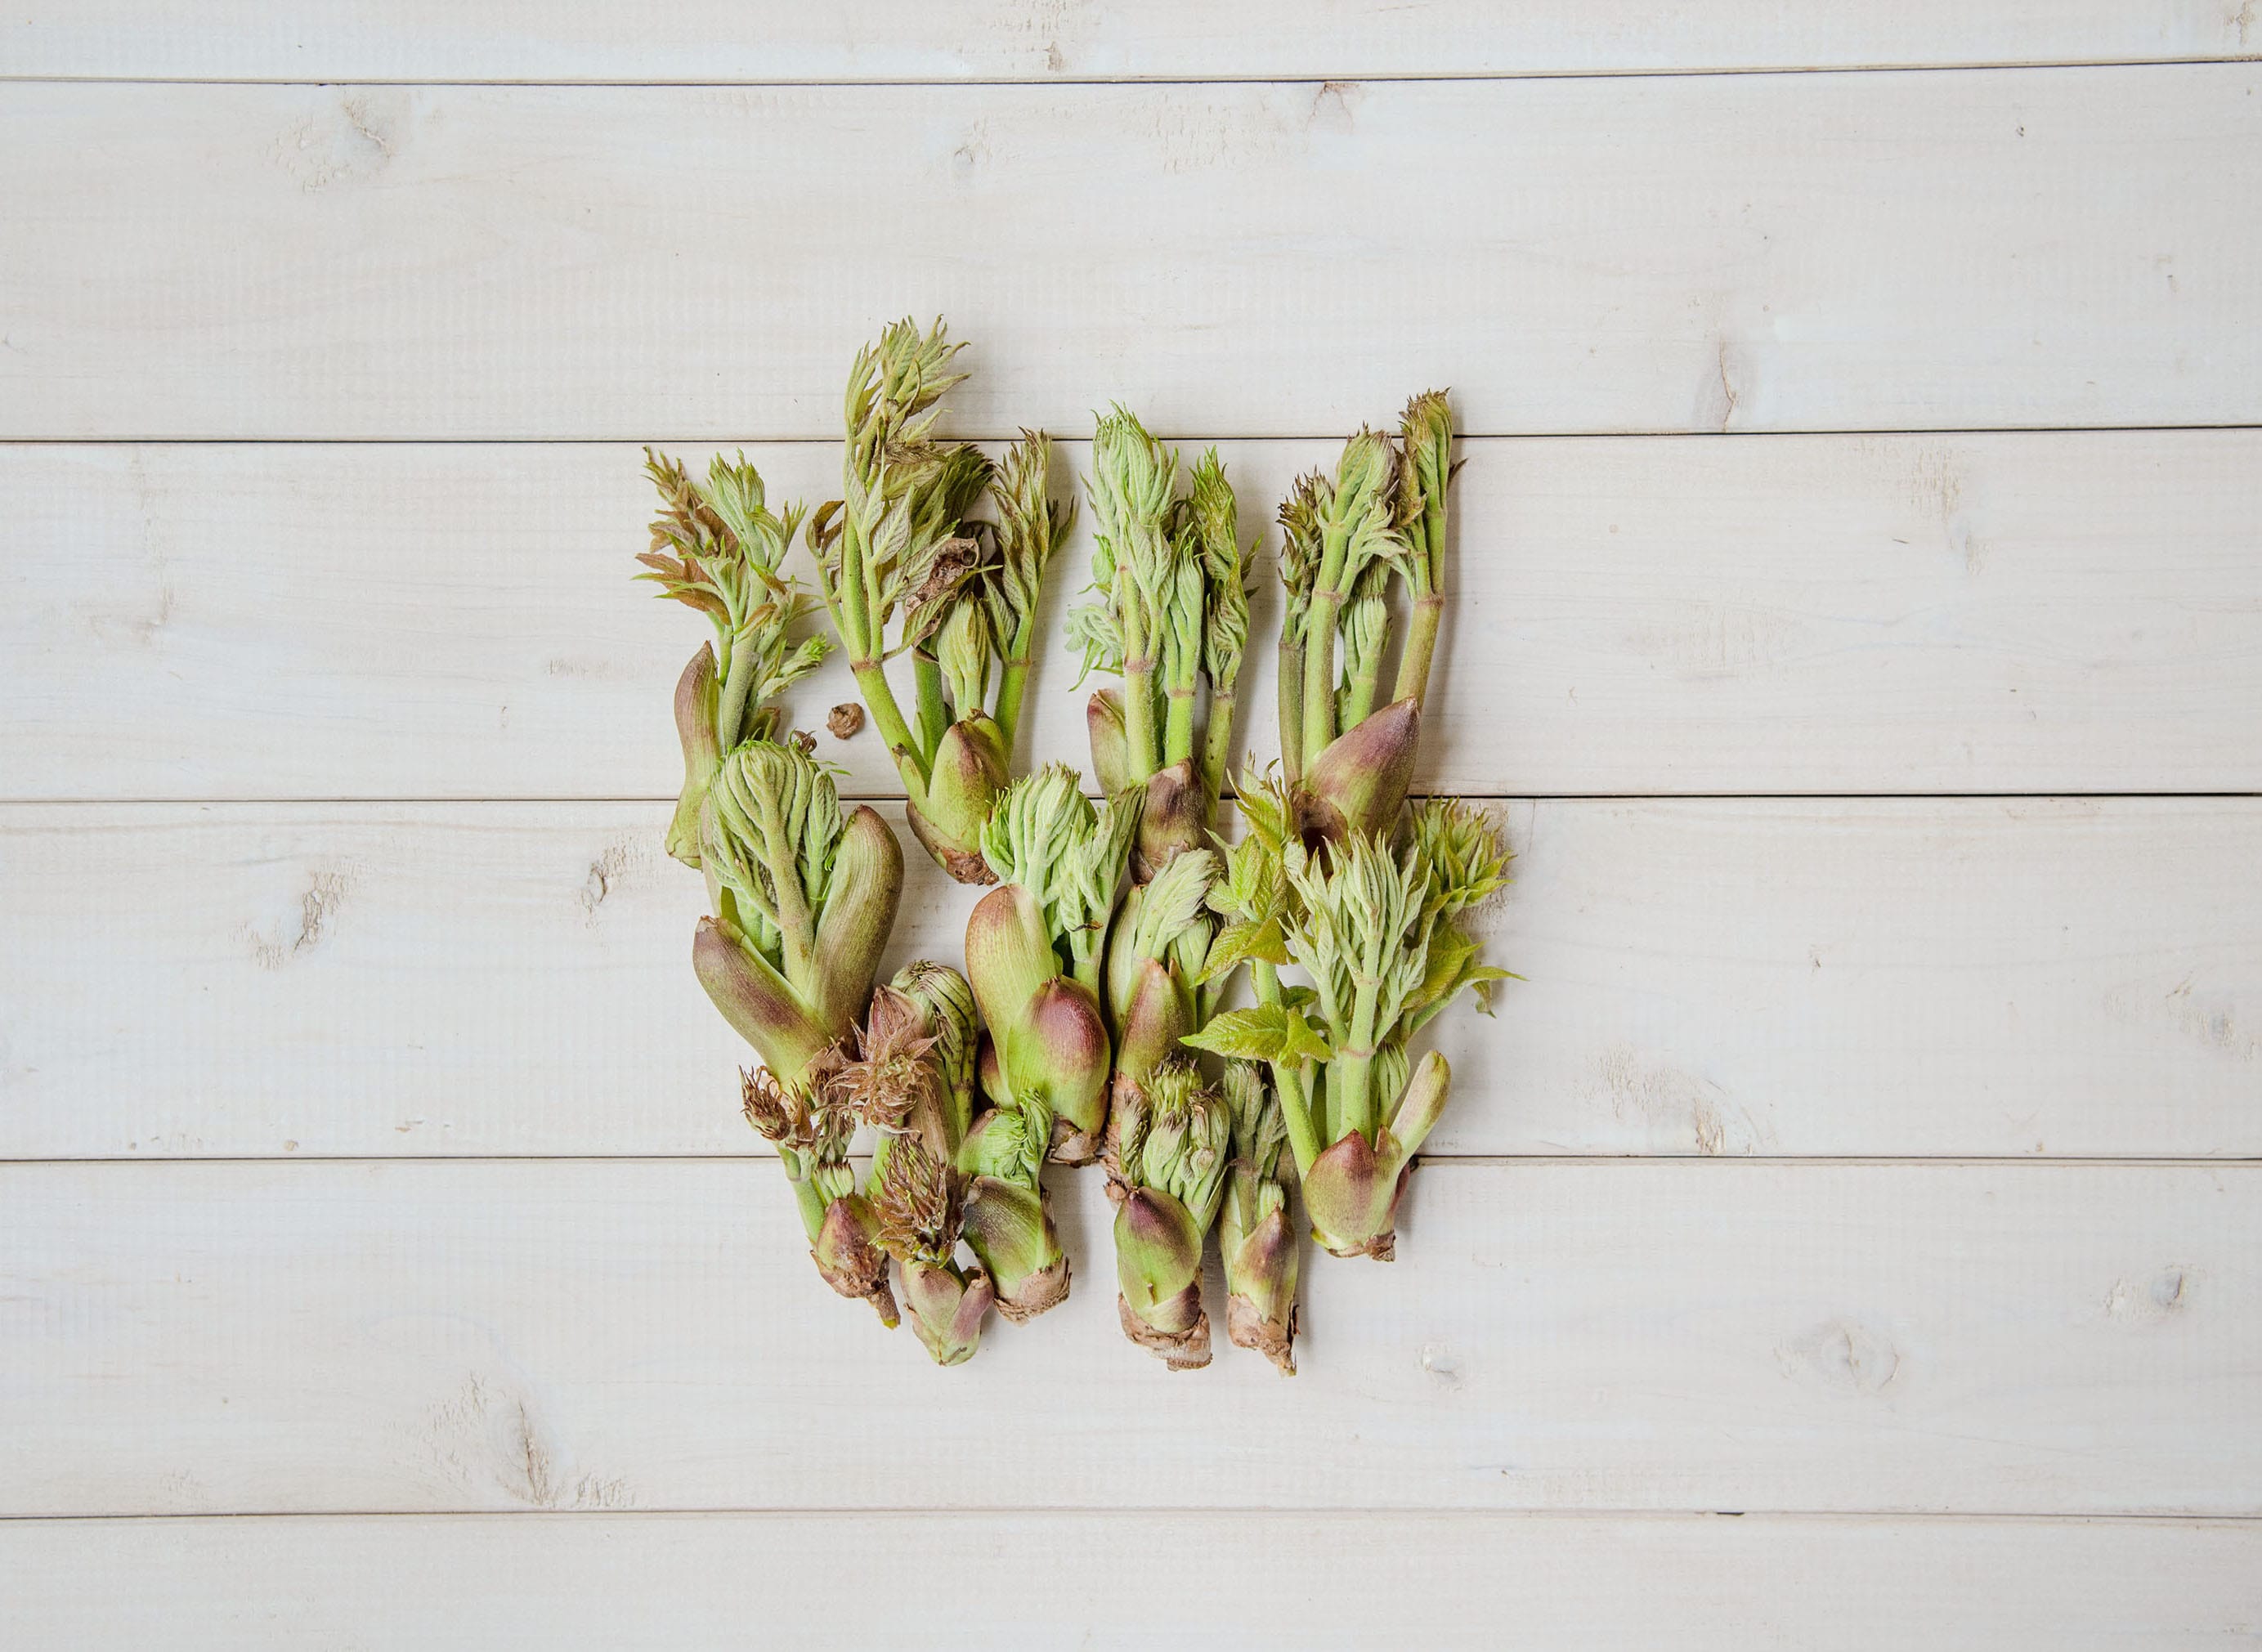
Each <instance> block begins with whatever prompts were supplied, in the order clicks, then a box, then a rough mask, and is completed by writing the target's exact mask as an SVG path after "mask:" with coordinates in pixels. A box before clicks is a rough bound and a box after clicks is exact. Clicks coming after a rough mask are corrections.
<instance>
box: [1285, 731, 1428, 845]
mask: <svg viewBox="0 0 2262 1652" xmlns="http://www.w3.org/2000/svg"><path fill="white" fill-rule="evenodd" d="M1421 735H1422V707H1421V704H1420V703H1419V702H1418V701H1416V700H1414V699H1411V698H1408V699H1404V700H1397V701H1394V702H1392V703H1390V704H1388V705H1386V706H1384V707H1383V708H1382V709H1381V710H1380V711H1377V712H1375V713H1374V715H1373V716H1372V717H1370V718H1367V719H1366V720H1365V722H1363V723H1361V724H1360V725H1358V727H1357V728H1354V729H1351V730H1349V731H1347V732H1344V733H1342V734H1339V735H1337V736H1336V738H1335V739H1333V740H1332V741H1330V742H1329V745H1328V747H1327V749H1326V750H1325V751H1323V752H1322V753H1321V754H1319V755H1318V756H1317V757H1316V758H1315V759H1313V760H1312V763H1311V766H1310V767H1309V768H1307V770H1306V771H1305V774H1304V779H1303V783H1302V785H1301V786H1300V787H1299V788H1298V790H1297V792H1296V828H1297V830H1298V832H1299V833H1301V835H1302V836H1303V838H1304V840H1305V841H1306V843H1307V844H1308V845H1315V846H1316V845H1317V844H1319V843H1322V842H1324V843H1329V844H1335V843H1340V842H1342V841H1343V840H1344V839H1345V838H1346V837H1348V836H1349V835H1350V834H1351V833H1353V832H1369V833H1376V834H1378V835H1384V836H1387V835H1388V834H1389V833H1390V832H1391V831H1392V830H1393V829H1394V827H1395V826H1397V824H1398V812H1399V810H1400V809H1401V807H1402V806H1403V805H1404V804H1405V802H1406V793H1407V790H1408V788H1409V787H1411V786H1412V784H1413V783H1414V758H1415V751H1416V746H1417V745H1418V744H1419V742H1420V739H1421Z"/></svg>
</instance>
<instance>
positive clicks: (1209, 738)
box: [1201, 689, 1234, 799]
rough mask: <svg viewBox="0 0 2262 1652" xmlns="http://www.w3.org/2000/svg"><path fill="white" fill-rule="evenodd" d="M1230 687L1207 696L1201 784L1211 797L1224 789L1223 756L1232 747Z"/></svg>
mask: <svg viewBox="0 0 2262 1652" xmlns="http://www.w3.org/2000/svg"><path fill="white" fill-rule="evenodd" d="M1233 697H1234V696H1233V690H1232V689H1221V690H1220V691H1218V692H1217V693H1214V694H1213V695H1211V696H1210V697H1209V727H1208V729H1207V731H1206V732H1204V734H1203V736H1202V761H1201V776H1202V785H1203V787H1204V789H1206V790H1207V791H1208V793H1209V795H1210V797H1212V798H1213V799H1214V798H1216V797H1220V796H1221V795H1223V793H1224V791H1225V765H1226V759H1227V758H1228V757H1229V756H1230V755H1231V754H1232V751H1233Z"/></svg>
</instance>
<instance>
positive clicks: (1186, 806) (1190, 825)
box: [1132, 758, 1210, 883]
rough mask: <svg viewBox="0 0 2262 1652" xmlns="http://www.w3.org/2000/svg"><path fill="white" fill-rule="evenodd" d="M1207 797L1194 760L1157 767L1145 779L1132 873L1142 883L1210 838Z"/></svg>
mask: <svg viewBox="0 0 2262 1652" xmlns="http://www.w3.org/2000/svg"><path fill="white" fill-rule="evenodd" d="M1209 816H1210V796H1209V792H1208V790H1207V788H1206V787H1204V786H1203V784H1202V783H1201V776H1200V775H1199V773H1198V772H1197V771H1196V769H1195V768H1194V763H1193V760H1192V758H1187V759H1185V761H1181V762H1176V763H1172V764H1171V766H1170V767H1169V768H1163V769H1157V770H1156V772H1155V774H1154V775H1153V776H1151V777H1149V780H1148V782H1147V795H1146V797H1145V799H1144V800H1143V803H1142V807H1141V809H1140V812H1139V846H1138V854H1137V857H1136V859H1135V861H1134V862H1133V867H1132V875H1133V876H1135V877H1136V878H1137V879H1138V880H1139V881H1140V882H1142V883H1144V882H1147V881H1148V880H1149V879H1151V878H1153V877H1155V876H1157V875H1159V874H1160V873H1161V871H1162V869H1163V867H1165V866H1167V865H1168V864H1170V862H1171V859H1172V857H1173V856H1175V855H1180V854H1183V853H1184V852H1185V851H1186V850H1188V849H1199V848H1201V847H1202V846H1203V845H1204V844H1206V843H1207V842H1208V841H1209Z"/></svg>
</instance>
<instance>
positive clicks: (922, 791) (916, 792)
mask: <svg viewBox="0 0 2262 1652" xmlns="http://www.w3.org/2000/svg"><path fill="white" fill-rule="evenodd" d="M852 669H853V670H854V673H855V675H856V687H857V688H858V689H860V690H861V691H862V693H863V696H864V703H865V705H866V706H868V708H870V710H871V713H872V723H873V725H874V726H875V727H876V728H877V729H878V730H879V731H880V738H881V739H883V740H885V741H886V742H887V743H888V750H889V751H890V753H891V754H894V757H895V760H896V772H897V774H899V775H901V776H903V781H904V790H907V791H909V792H910V793H911V797H912V799H913V801H915V802H924V801H925V800H926V782H927V769H926V765H925V764H924V763H922V762H921V761H919V754H918V744H917V742H916V741H914V740H913V739H912V738H911V729H910V728H909V727H908V726H907V725H905V724H904V714H903V711H902V710H901V708H899V707H898V706H897V704H896V695H895V690H894V689H890V687H889V686H888V674H887V673H886V672H885V671H882V669H881V668H880V662H879V661H878V660H866V661H865V662H864V663H863V664H861V665H856V666H853V667H852Z"/></svg>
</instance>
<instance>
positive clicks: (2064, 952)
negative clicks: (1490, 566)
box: [0, 799, 2262, 1158]
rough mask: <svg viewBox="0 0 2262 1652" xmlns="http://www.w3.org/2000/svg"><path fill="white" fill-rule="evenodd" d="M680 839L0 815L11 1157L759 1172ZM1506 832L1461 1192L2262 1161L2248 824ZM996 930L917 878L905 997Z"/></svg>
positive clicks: (500, 820) (1522, 827)
mask: <svg viewBox="0 0 2262 1652" xmlns="http://www.w3.org/2000/svg"><path fill="white" fill-rule="evenodd" d="M665 815H666V809H665V807H664V806H663V805H652V804H573V805H555V804H551V805H544V804H504V805H485V806H482V805H471V804H457V805H393V806H383V807H379V806H364V807H353V808H339V807H335V806H332V807H316V806H300V807H292V806H285V805H272V804H269V805H256V806H243V807H224V808H195V807H191V806H186V805H151V806H140V807H106V808H79V809H62V808H13V809H9V810H5V811H0V911H5V912H7V913H9V914H10V921H11V927H12V930H13V933H14V934H17V935H18V936H19V937H21V944H19V945H18V946H14V947H11V948H9V949H5V950H0V1003H4V1004H5V1006H6V1014H5V1019H4V1022H0V1026H4V1030H5V1035H6V1042H5V1044H4V1053H0V1098H4V1100H5V1106H4V1107H0V1157H9V1158H90V1157H113V1156H114V1157H121V1158H122V1157H151V1158H164V1157H205V1156H215V1157H234V1156H287V1155H291V1154H303V1155H308V1156H313V1155H374V1156H391V1155H409V1156H418V1155H427V1154H447V1155H475V1154H491V1153H492V1154H565V1155H575V1154H681V1153H698V1154H712V1153H755V1152H760V1151H767V1149H766V1147H765V1144H764V1143H761V1142H760V1140H759V1139H758V1138H756V1137H755V1136H753V1134H752V1133H751V1132H750V1131H748V1130H747V1129H746V1127H745V1125H744V1124H743V1122H741V1121H740V1119H739V1117H738V1103H737V1090H736V1080H735V1078H734V1064H736V1063H738V1062H743V1061H747V1060H749V1059H750V1057H749V1056H748V1053H747V1051H746V1047H745V1046H744V1045H743V1044H742V1043H740V1042H739V1041H738V1039H737V1038H736V1037H735V1036H734V1035H732V1034H731V1032H730V1031H729V1030H728V1029H727V1028H725V1027H724V1024H723V1022H722V1021H721V1019H720V1017H718V1016H717V1015H716V1014H714V1012H713V1010H712V1009H711V1007H710V1006H709V1005H708V1003H707V1001H706V999H704V998H703V997H702V995H701V993H700V992H699V989H698V987H697V985H696V984H695V982H694V981H693V979H692V977H691V972H690V969H689V950H690V935H691V930H692V927H693V924H694V922H695V919H696V917H697V915H698V913H700V911H701V910H702V904H703V895H702V890H701V887H700V884H699V881H698V879H697V878H696V877H695V876H693V875H692V874H691V873H689V872H688V871H685V870H684V869H682V868H681V867H678V866H676V865H675V864H674V862H670V861H668V860H667V859H666V857H665V856H663V855H661V854H660V853H659V847H658V846H659V835H660V830H661V826H662V825H663V824H664V819H665ZM1501 818H1502V823H1503V825H1504V826H1505V828H1506V833H1507V837H1508V840H1509V844H1510V845H1511V847H1512V848H1514V849H1515V851H1516V855H1517V860H1516V867H1515V871H1516V884H1514V886H1513V887H1512V888H1511V889H1509V891H1507V892H1506V893H1505V895H1504V896H1503V897H1502V898H1499V899H1498V900H1497V901H1496V902H1495V904H1494V905H1492V906H1491V907H1490V908H1488V910H1487V911H1486V912H1485V913H1483V914H1482V915H1481V921H1480V929H1481V931H1482V932H1483V934H1484V935H1485V940H1486V945H1487V947H1488V953H1489V955H1490V956H1492V957H1493V958H1495V960H1496V961H1498V962H1500V963H1503V964H1505V965H1507V966H1508V967H1509V968H1512V969H1515V970H1518V971H1519V972H1521V973H1522V974H1524V976H1526V977H1529V978H1528V980H1526V981H1524V982H1522V983H1509V984H1508V985H1506V986H1504V987H1503V988H1502V990H1501V992H1500V993H1499V996H1498V1014H1497V1017H1496V1018H1495V1019H1494V1020H1490V1021H1488V1020H1486V1019H1485V1018H1483V1017H1482V1016H1480V1015H1478V1014H1475V1013H1474V1011H1473V1008H1472V1007H1470V1006H1461V1007H1459V1008H1457V1009H1456V1010H1454V1011H1453V1012H1452V1014H1449V1015H1447V1016H1445V1017H1444V1018H1442V1019H1441V1020H1440V1021H1438V1022H1437V1024H1436V1026H1435V1028H1433V1029H1432V1031H1433V1033H1434V1035H1435V1036H1436V1039H1437V1045H1438V1047H1439V1048H1440V1049H1442V1050H1444V1052H1445V1054H1446V1056H1447V1057H1448V1058H1449V1059H1450V1060H1451V1061H1452V1064H1453V1069H1454V1072H1455V1075H1456V1086H1457V1089H1456V1094H1455V1098H1454V1101H1453V1104H1452V1108H1451V1110H1450V1111H1449V1112H1448V1113H1447V1115H1446V1116H1445V1119H1444V1122H1443V1124H1442V1125H1441V1126H1440V1127H1439V1129H1438V1131H1437V1135H1436V1136H1432V1137H1431V1145H1430V1151H1432V1152H1433V1153H1444V1154H1502V1153H1514V1154H1533V1153H1538V1154H1557V1153H1570V1154H1620V1153H1640V1154H1697V1155H1713V1154H1725V1155H1758V1156H1800V1155H1824V1156H1876V1157H1919V1156H1926V1155H1934V1154H1939V1155H1956V1156H1970V1157H1978V1156H1995V1155H2021V1156H2026V1155H2032V1156H2038V1157H2039V1156H2066V1155H2072V1156H2084V1157H2094V1156H2111V1155H2126V1156H2132V1157H2157V1156H2186V1157H2197V1156H2201V1155H2222V1156H2253V1155H2257V1154H2262V1116H2258V1114H2257V1111H2256V1109H2255V1107H2254V1105H2253V1103H2254V1100H2255V1097H2256V1095H2257V1093H2262V1027H2258V1016H2262V884H2258V883H2257V881H2256V880H2255V879H2253V878H2251V877H2246V876H2240V875H2238V874H2237V871H2236V869H2237V868H2239V867H2243V866H2247V865H2251V864H2252V863H2253V862H2254V861H2255V859H2256V857H2257V854H2258V852H2262V803H2258V802H2256V801H2254V800H2231V799H2193V800H2189V801H2185V802H2175V801H2138V800H2133V799H2129V800H2109V801H2107V800H2095V801H2086V802H2084V801H2059V802H2047V801H2042V802H2026V801H2013V802H1990V801H1978V800H1970V801H1934V802H1906V803H1876V804H1863V803H1819V804H1808V803H1796V802H1789V801H1783V802H1680V803H1670V804H1638V803H1608V802H1554V803H1539V804H1532V803H1528V802H1527V803H1512V804H1508V805H1506V806H1505V807H1503V808H1502V811H1501ZM976 892H977V891H972V890H969V889H964V888H962V887H960V886H958V885H956V884H950V883H948V882H947V880H946V879H944V878H943V876H941V874H940V872H938V871H936V870H935V869H933V866H932V865H931V864H929V863H928V862H926V860H925V859H924V857H918V856H914V857H913V859H912V862H911V876H910V877H909V880H908V887H907V890H906V893H905V898H904V913H903V916H902V918H901V919H900V920H899V921H898V924H897V931H896V935H895V941H894V943H893V946H892V948H891V956H890V962H889V963H888V966H887V967H888V968H890V970H892V969H893V968H894V967H895V965H896V963H900V962H903V961H907V960H909V959H910V958H912V957H915V956H933V957H940V958H943V959H946V960H950V961H954V962H955V961H956V960H957V959H958V958H959V957H960V956H961V954H962V937H963V932H964V921H965V914H966V913H967V912H968V911H969V909H970V908H971V906H972V905H973V901H974V898H975V896H976Z"/></svg>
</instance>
